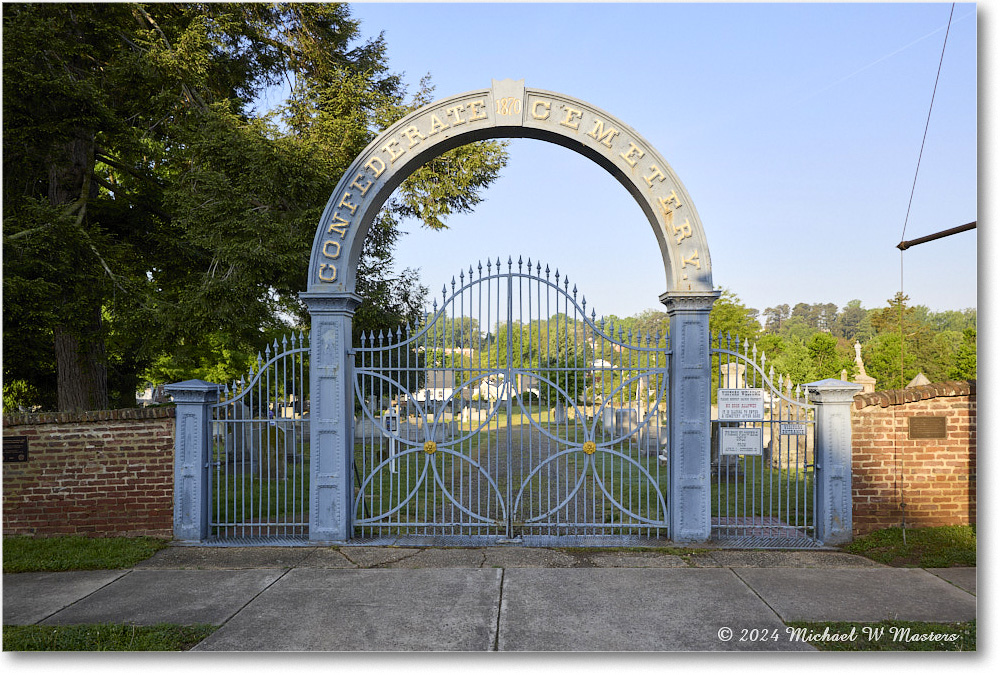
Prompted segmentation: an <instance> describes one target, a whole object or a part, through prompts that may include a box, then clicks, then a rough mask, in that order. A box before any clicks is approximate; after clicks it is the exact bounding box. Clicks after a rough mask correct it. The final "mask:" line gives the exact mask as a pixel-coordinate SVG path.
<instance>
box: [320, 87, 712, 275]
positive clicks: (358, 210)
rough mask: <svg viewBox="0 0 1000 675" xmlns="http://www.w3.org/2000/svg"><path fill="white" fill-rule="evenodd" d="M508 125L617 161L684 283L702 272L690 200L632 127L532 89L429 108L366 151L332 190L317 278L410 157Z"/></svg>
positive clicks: (333, 269) (334, 265)
mask: <svg viewBox="0 0 1000 675" xmlns="http://www.w3.org/2000/svg"><path fill="white" fill-rule="evenodd" d="M508 125H516V126H523V127H530V128H535V129H539V128H542V129H547V130H548V131H549V132H552V133H555V134H558V135H560V136H570V137H574V138H578V139H579V141H580V142H582V143H585V144H586V145H588V146H590V147H591V148H593V149H595V150H597V151H598V152H600V153H601V154H603V155H604V156H605V157H607V158H608V159H609V160H611V161H612V162H614V163H615V164H616V165H617V166H618V167H619V168H620V169H621V171H622V172H623V173H625V174H626V175H629V176H631V177H632V182H633V184H634V185H635V186H636V189H638V190H641V191H645V192H647V201H648V203H649V204H650V205H651V207H652V208H653V209H655V210H656V211H657V212H658V214H659V216H660V217H661V219H662V231H663V236H664V240H665V241H667V242H668V243H670V244H672V245H674V246H677V247H679V248H680V247H683V249H682V250H679V251H678V256H677V258H676V259H675V260H676V261H677V263H678V267H679V272H680V274H679V275H678V276H679V279H680V280H686V279H687V278H688V272H689V271H692V270H701V269H702V260H701V257H700V254H699V251H698V248H696V246H697V244H693V245H692V242H688V241H687V240H688V239H691V238H692V237H693V236H694V234H695V231H694V229H693V227H692V225H691V222H690V219H689V218H687V217H683V215H682V214H683V213H684V211H683V210H684V207H685V205H684V204H683V203H682V202H681V199H680V198H679V197H678V196H677V191H676V190H675V189H674V188H673V187H672V184H671V182H670V181H669V180H668V176H667V167H666V166H659V165H658V164H657V160H655V153H654V152H652V151H651V150H650V148H648V147H644V144H643V142H642V141H640V140H639V139H637V138H630V133H629V131H628V129H627V127H625V128H624V129H619V128H617V127H619V126H623V125H621V124H620V123H617V122H615V121H613V120H612V119H610V118H605V116H602V115H601V114H599V113H597V112H595V111H593V110H592V109H589V108H588V107H587V106H584V105H581V104H579V103H576V102H573V101H565V100H560V99H559V98H558V97H554V96H543V95H539V94H538V93H537V92H535V93H531V92H528V93H527V96H524V98H523V99H522V97H520V96H516V97H515V96H503V97H494V96H492V95H490V94H489V93H485V92H484V93H480V94H477V95H470V96H469V97H467V98H464V99H458V100H455V99H452V100H451V101H448V102H445V103H442V104H441V105H439V106H435V107H430V108H428V109H427V110H426V111H424V112H423V113H422V114H420V115H418V116H416V117H413V118H411V119H410V120H409V121H408V122H405V123H403V124H401V125H399V126H398V127H397V128H395V129H394V130H393V131H391V132H389V133H388V134H387V135H383V136H382V137H380V138H379V140H378V142H377V143H376V144H375V145H374V147H372V148H371V149H370V150H369V152H368V154H366V155H363V156H362V157H361V158H359V160H358V163H356V164H355V167H356V168H355V170H354V175H353V176H350V175H348V176H347V177H346V178H349V179H350V182H349V183H347V185H346V188H341V190H340V191H339V192H338V193H336V194H335V195H334V208H333V211H332V213H331V214H330V215H329V216H328V218H329V219H328V221H327V222H326V223H325V226H324V229H325V237H324V239H323V240H322V244H321V248H320V252H321V254H322V257H321V258H320V260H319V266H318V269H317V270H316V272H315V273H316V275H317V277H318V279H319V281H321V282H327V283H330V282H336V281H337V280H338V278H339V277H340V275H339V274H338V266H339V265H340V261H341V260H342V256H343V254H344V251H343V247H344V244H343V243H342V242H344V241H345V239H346V238H347V235H348V233H349V232H350V231H351V230H352V228H355V227H356V226H357V219H359V218H360V217H361V216H362V215H363V214H365V213H366V209H365V208H363V207H364V206H365V203H366V200H369V199H371V198H372V197H373V196H374V195H375V194H376V193H379V192H380V189H381V186H382V185H384V184H385V183H386V182H387V181H389V180H391V178H392V176H393V175H394V169H395V168H398V167H402V166H403V165H405V164H406V163H407V160H408V159H409V157H412V156H413V155H414V154H416V153H420V152H424V151H426V150H428V149H429V148H430V146H432V145H434V144H435V143H437V142H438V141H442V140H444V139H445V138H451V137H453V136H455V135H457V134H462V133H463V132H465V131H467V130H472V129H474V128H475V127H489V126H498V127H503V126H508ZM616 125H617V126H616ZM477 135H478V134H477ZM501 135H503V134H501ZM488 136H489V132H486V133H485V134H483V137H488ZM392 184H395V183H392ZM342 185H343V183H342ZM682 218H683V221H682V220H681V219H682ZM694 241H695V242H696V241H697V239H695V240H694Z"/></svg>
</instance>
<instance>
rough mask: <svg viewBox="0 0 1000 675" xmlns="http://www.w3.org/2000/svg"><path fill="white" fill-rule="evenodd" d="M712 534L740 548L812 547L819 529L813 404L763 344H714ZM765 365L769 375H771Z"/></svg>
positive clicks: (722, 340) (725, 339) (721, 340)
mask: <svg viewBox="0 0 1000 675" xmlns="http://www.w3.org/2000/svg"><path fill="white" fill-rule="evenodd" d="M710 351H711V358H712V366H713V368H712V371H713V372H712V384H713V396H712V403H713V407H712V463H711V467H712V536H713V539H715V540H716V541H717V542H718V543H720V544H723V545H727V546H732V547H739V548H811V547H816V546H819V545H820V544H819V543H818V542H817V541H816V539H815V533H816V516H815V514H816V501H815V500H816V491H815V481H814V475H815V468H816V467H815V463H814V452H815V427H816V414H815V406H814V405H811V404H809V403H808V402H807V401H806V400H805V398H804V397H803V394H802V389H801V387H799V386H796V387H794V389H793V385H792V382H791V380H790V379H789V378H788V377H787V376H783V375H779V376H778V377H777V379H775V372H774V366H773V365H772V366H771V368H770V370H769V371H765V370H764V369H765V367H766V365H767V357H766V356H765V355H764V354H763V353H761V354H759V355H758V352H757V346H756V345H751V344H750V343H749V341H743V342H742V343H741V342H740V339H739V338H738V337H737V338H732V337H730V336H729V335H725V336H723V335H721V334H720V335H718V336H717V337H716V339H715V345H714V346H713V347H712V349H711V350H710ZM765 372H766V374H765Z"/></svg>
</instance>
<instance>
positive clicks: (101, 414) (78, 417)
mask: <svg viewBox="0 0 1000 675" xmlns="http://www.w3.org/2000/svg"><path fill="white" fill-rule="evenodd" d="M176 416H177V408H176V407H174V406H172V405H171V406H162V407H155V408H121V409H119V410H87V411H83V412H37V413H15V414H13V415H4V416H3V427H4V429H6V428H7V427H22V426H29V425H36V424H74V423H78V422H107V421H116V420H150V419H167V418H170V417H176Z"/></svg>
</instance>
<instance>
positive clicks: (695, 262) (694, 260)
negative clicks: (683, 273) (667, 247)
mask: <svg viewBox="0 0 1000 675" xmlns="http://www.w3.org/2000/svg"><path fill="white" fill-rule="evenodd" d="M689 263H690V264H692V265H694V266H695V267H697V268H698V269H701V261H700V260H698V249H695V250H694V253H692V254H691V257H690V258H685V257H684V256H683V255H682V256H681V269H684V268H685V267H687V266H688V264H689Z"/></svg>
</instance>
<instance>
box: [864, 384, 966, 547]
mask: <svg viewBox="0 0 1000 675" xmlns="http://www.w3.org/2000/svg"><path fill="white" fill-rule="evenodd" d="M914 416H934V417H945V418H946V420H945V430H946V434H945V436H946V437H945V438H943V439H911V438H910V437H909V436H910V432H909V424H910V422H909V418H910V417H914ZM851 427H852V431H853V438H854V441H853V444H854V453H853V472H852V475H853V478H852V480H853V483H852V486H853V493H854V494H853V499H854V512H853V522H854V534H855V535H861V534H866V533H868V532H871V531H872V530H876V529H879V528H884V527H898V526H899V525H900V524H901V523H902V520H903V516H904V513H903V508H902V507H901V503H902V504H905V517H906V524H907V525H908V526H913V527H933V526H938V525H968V524H972V523H975V522H976V383H975V381H970V382H944V383H941V384H928V385H923V386H919V387H912V388H909V389H902V390H893V391H878V392H875V393H872V394H859V395H857V396H855V397H854V406H853V407H852V409H851Z"/></svg>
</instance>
